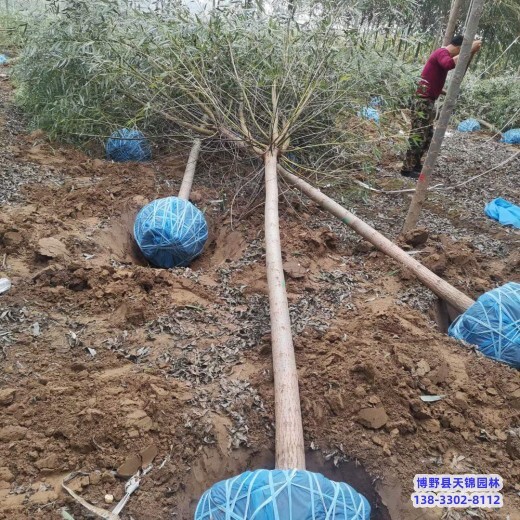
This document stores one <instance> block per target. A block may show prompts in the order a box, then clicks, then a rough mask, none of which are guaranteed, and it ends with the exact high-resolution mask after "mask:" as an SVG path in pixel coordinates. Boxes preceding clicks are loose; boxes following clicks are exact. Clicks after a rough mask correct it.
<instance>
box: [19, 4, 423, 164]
mask: <svg viewBox="0 0 520 520" xmlns="http://www.w3.org/2000/svg"><path fill="white" fill-rule="evenodd" d="M68 4H69V9H66V10H65V11H63V12H62V13H61V14H60V16H59V17H55V18H49V17H47V18H44V19H42V21H41V23H39V24H38V26H37V28H36V29H35V31H34V32H32V33H31V35H30V36H29V38H28V41H27V43H26V46H25V48H24V50H23V52H22V54H21V57H20V61H19V63H18V64H17V66H16V70H15V80H16V83H17V87H18V88H17V99H18V102H19V103H20V105H21V106H22V107H23V108H24V109H25V111H26V112H27V113H28V115H29V116H30V117H31V118H32V122H33V125H34V126H35V127H39V128H42V129H44V130H46V131H48V132H50V133H51V135H53V136H59V137H61V138H62V139H67V140H84V139H85V138H89V137H92V136H99V137H100V138H101V137H102V136H106V135H107V134H108V133H110V131H111V130H113V129H114V128H116V127H119V126H133V125H138V126H139V128H140V129H141V130H143V131H145V132H146V134H147V135H148V136H150V137H159V136H161V135H165V134H167V135H179V136H181V137H182V138H183V139H186V138H189V137H190V135H192V133H193V131H195V132H197V131H199V130H200V127H201V125H203V124H205V123H204V122H203V117H204V116H208V115H209V123H210V124H211V125H212V128H218V127H220V126H221V125H222V126H226V127H228V128H231V129H232V130H233V131H234V132H236V133H237V134H238V135H241V136H242V137H247V133H245V132H244V126H247V127H248V129H249V131H250V132H251V135H250V139H247V140H250V141H252V142H255V143H257V144H258V146H259V147H260V148H262V147H265V146H267V145H269V139H270V138H271V129H272V125H273V121H274V118H275V112H276V113H278V116H279V122H280V126H281V127H283V126H284V125H285V124H286V123H288V124H289V127H290V128H289V130H288V132H287V134H286V135H287V136H289V135H290V145H289V149H288V151H289V152H293V154H294V157H296V159H297V162H298V164H299V165H300V167H306V168H308V169H309V170H310V171H313V172H316V171H320V170H324V169H327V170H329V171H330V170H338V169H342V168H343V169H346V168H349V169H350V168H353V167H354V168H358V167H365V168H366V167H369V166H370V165H373V164H374V163H376V162H377V160H378V150H379V147H380V144H381V141H382V140H383V139H384V136H385V132H386V130H387V129H389V127H387V126H386V122H387V121H386V119H385V118H383V121H382V124H381V126H380V127H376V126H375V125H374V124H373V123H370V124H369V125H368V124H366V122H364V121H359V118H358V117H357V115H356V114H357V112H358V110H359V108H360V107H361V106H364V105H366V103H367V102H368V100H369V98H370V96H371V95H379V96H382V97H383V99H384V100H385V102H386V106H385V109H386V110H387V113H389V114H391V113H392V110H393V109H394V108H396V109H397V108H400V107H401V106H403V104H406V100H407V98H409V96H410V95H411V94H412V93H413V91H414V90H415V79H416V75H417V72H416V71H414V69H413V68H412V67H410V66H409V65H407V64H405V63H403V62H401V61H400V60H399V59H398V58H396V57H395V56H393V55H391V54H390V53H388V54H383V53H378V52H376V51H373V50H366V49H365V50H360V49H359V46H358V45H356V42H354V41H353V40H352V39H351V38H352V37H351V36H350V35H349V34H348V33H344V32H342V31H338V30H337V29H334V28H333V24H332V22H331V20H330V19H327V18H326V17H324V18H317V19H315V20H313V21H312V22H310V23H309V24H308V25H307V26H305V27H303V28H297V27H295V26H290V25H288V24H287V21H286V20H284V19H283V18H280V19H279V18H277V17H275V16H271V17H267V16H263V15H261V16H256V15H251V14H249V13H242V12H224V13H216V14H214V15H213V16H211V17H209V16H208V17H197V16H194V15H192V14H191V13H190V12H189V11H188V10H183V9H182V8H180V7H179V8H177V9H176V10H175V11H174V12H172V13H170V14H168V15H167V16H157V15H153V14H151V13H143V12H136V11H134V12H133V11H129V12H127V11H126V10H124V11H123V12H122V11H121V10H120V9H119V7H118V5H117V2H112V1H111V0H91V1H89V2H87V1H85V0H71V1H70V2H69V3H68ZM273 88H274V89H275V90H276V93H277V101H276V109H274V106H273ZM242 109H243V110H242ZM241 110H242V113H241ZM365 131H366V132H365ZM391 131H392V132H393V131H394V129H393V128H392V129H391ZM209 133H210V134H211V133H212V131H210V132H209ZM284 137H285V135H284ZM287 141H288V140H287Z"/></svg>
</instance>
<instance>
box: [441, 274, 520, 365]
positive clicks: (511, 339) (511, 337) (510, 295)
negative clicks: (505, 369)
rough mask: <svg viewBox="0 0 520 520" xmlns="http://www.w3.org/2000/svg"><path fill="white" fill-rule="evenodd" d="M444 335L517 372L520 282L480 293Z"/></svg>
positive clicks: (519, 350) (519, 362)
mask: <svg viewBox="0 0 520 520" xmlns="http://www.w3.org/2000/svg"><path fill="white" fill-rule="evenodd" d="M448 334H449V335H450V336H452V337H454V338H457V339H461V340H463V341H466V342H467V343H471V344H472V345H476V346H477V347H478V349H479V350H480V351H481V352H482V353H483V354H484V355H486V356H488V357H490V358H492V359H495V360H496V361H501V362H502V363H507V364H508V365H511V366H513V367H515V368H517V369H520V283H516V282H509V283H506V284H505V285H502V286H501V287H497V288H496V289H492V290H491V291H488V292H487V293H484V294H483V295H482V296H481V297H480V298H479V299H478V300H477V301H476V302H475V303H474V304H473V305H472V306H471V307H470V308H469V309H468V310H467V311H466V312H465V313H464V314H461V315H460V316H459V317H458V318H457V319H456V320H455V321H454V322H453V323H452V324H451V326H450V328H449V330H448Z"/></svg>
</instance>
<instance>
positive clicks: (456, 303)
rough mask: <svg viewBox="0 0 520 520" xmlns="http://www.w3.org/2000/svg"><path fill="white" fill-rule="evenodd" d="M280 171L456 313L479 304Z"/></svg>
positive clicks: (244, 146)
mask: <svg viewBox="0 0 520 520" xmlns="http://www.w3.org/2000/svg"><path fill="white" fill-rule="evenodd" d="M220 132H221V134H222V136H223V137H224V138H225V139H227V140H229V141H230V142H233V143H234V144H235V145H236V146H237V147H238V148H241V149H249V145H248V144H247V143H246V142H245V141H243V140H242V139H240V137H238V136H237V135H236V134H234V133H233V132H231V131H230V130H228V129H227V128H220ZM277 170H278V172H279V173H280V174H281V175H282V176H283V177H284V179H286V180H287V181H288V182H289V183H290V184H292V185H293V186H295V187H296V188H298V189H300V190H301V191H302V192H303V193H305V195H307V197H309V198H310V199H312V200H314V201H315V202H316V203H317V204H318V205H320V206H321V207H322V208H323V209H325V210H326V211H328V212H330V213H332V214H333V215H334V216H336V217H338V218H339V219H340V220H341V221H342V222H344V223H345V224H347V225H348V226H350V227H351V228H352V229H353V230H354V231H355V232H356V233H358V234H359V235H361V236H362V237H363V238H364V239H365V240H367V241H368V242H370V243H371V244H373V245H374V246H375V247H377V248H378V249H379V250H380V251H381V252H382V253H385V254H386V255H388V256H389V257H390V258H393V259H394V260H396V261H397V262H399V263H400V264H402V265H404V266H405V267H406V268H408V269H410V271H411V272H412V273H413V274H414V275H415V276H416V277H417V279H418V280H419V281H420V282H422V283H423V284H424V285H426V287H428V288H429V289H430V290H431V291H432V292H433V293H435V294H436V295H437V296H438V297H439V298H442V299H443V300H446V301H447V302H449V303H450V305H451V306H452V307H453V308H454V309H455V310H456V311H458V312H465V311H466V310H467V309H469V308H470V307H471V306H472V305H473V304H474V303H475V302H474V300H472V299H471V298H470V297H469V296H466V295H465V294H464V293H463V292H461V291H459V290H458V289H456V288H455V287H453V285H450V284H449V283H448V282H446V281H445V280H443V279H442V278H439V277H438V276H437V275H436V274H435V273H433V272H432V271H430V270H429V269H428V268H427V267H425V266H424V265H422V264H421V263H420V262H418V261H417V260H415V258H412V257H411V256H410V255H409V254H408V253H406V251H403V250H402V249H401V248H400V247H399V246H397V245H396V244H394V243H393V242H392V241H391V240H389V239H388V238H386V237H385V236H384V235H382V234H381V233H379V231H376V230H375V229H374V228H372V227H371V226H369V225H368V224H367V223H366V222H363V221H362V220H361V219H360V218H358V217H356V216H355V215H354V214H353V213H350V211H348V210H346V209H345V208H344V207H342V206H340V205H339V204H338V203H337V202H335V201H334V200H332V199H331V198H330V197H327V196H326V195H325V194H323V193H322V192H321V191H320V190H318V189H317V188H314V186H311V185H310V184H309V183H308V182H305V181H304V180H303V179H300V178H299V177H297V176H296V175H293V174H292V173H290V172H288V171H287V170H286V169H285V168H283V167H282V166H281V165H280V164H278V165H277ZM266 174H267V172H266ZM277 192H278V189H277ZM273 352H274V351H273Z"/></svg>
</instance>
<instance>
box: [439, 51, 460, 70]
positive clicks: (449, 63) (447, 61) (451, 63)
mask: <svg viewBox="0 0 520 520" xmlns="http://www.w3.org/2000/svg"><path fill="white" fill-rule="evenodd" d="M457 58H458V56H455V58H452V57H451V56H450V53H449V52H448V51H446V52H445V53H443V54H440V55H439V57H438V58H437V61H438V63H439V65H440V66H441V67H442V68H443V69H444V70H451V69H454V68H455V65H456V64H457V61H456V60H457Z"/></svg>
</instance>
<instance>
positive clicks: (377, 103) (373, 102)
mask: <svg viewBox="0 0 520 520" xmlns="http://www.w3.org/2000/svg"><path fill="white" fill-rule="evenodd" d="M383 103H384V101H383V98H382V97H381V96H372V97H371V98H370V103H369V105H370V106H371V107H372V108H380V107H382V106H383Z"/></svg>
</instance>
